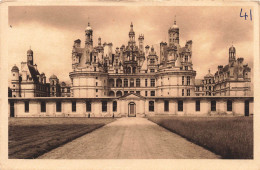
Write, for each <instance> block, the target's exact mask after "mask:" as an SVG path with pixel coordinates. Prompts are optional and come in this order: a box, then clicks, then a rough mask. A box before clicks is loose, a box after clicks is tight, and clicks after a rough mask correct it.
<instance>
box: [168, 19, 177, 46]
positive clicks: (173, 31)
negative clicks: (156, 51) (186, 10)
mask: <svg viewBox="0 0 260 170" xmlns="http://www.w3.org/2000/svg"><path fill="white" fill-rule="evenodd" d="M168 34H169V46H173V45H174V44H179V27H178V26H177V24H176V18H175V19H174V24H173V25H172V26H171V27H170V29H169V31H168Z"/></svg>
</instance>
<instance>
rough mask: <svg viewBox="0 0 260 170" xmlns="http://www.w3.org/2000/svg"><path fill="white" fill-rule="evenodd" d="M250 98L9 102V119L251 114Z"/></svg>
mask: <svg viewBox="0 0 260 170" xmlns="http://www.w3.org/2000/svg"><path fill="white" fill-rule="evenodd" d="M253 106H254V103H253V97H222V96H221V97H220V96H207V97H202V96H199V97H176V98H172V97H143V96H139V95H137V94H126V95H124V96H121V97H99V98H68V97H67V98H64V97H39V98H10V99H9V107H10V110H9V116H11V117H46V116H47V117H113V116H114V117H125V116H129V117H131V116H132V117H135V116H137V117H144V116H153V115H181V116H185V115H187V116H188V115H193V116H214V115H226V116H228V115H237V116H248V115H252V114H253Z"/></svg>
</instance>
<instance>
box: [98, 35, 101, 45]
mask: <svg viewBox="0 0 260 170" xmlns="http://www.w3.org/2000/svg"><path fill="white" fill-rule="evenodd" d="M98 46H101V38H100V37H99V38H98Z"/></svg>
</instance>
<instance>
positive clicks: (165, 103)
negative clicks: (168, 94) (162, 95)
mask: <svg viewBox="0 0 260 170" xmlns="http://www.w3.org/2000/svg"><path fill="white" fill-rule="evenodd" d="M164 111H165V112H168V111H169V101H168V100H165V101H164Z"/></svg>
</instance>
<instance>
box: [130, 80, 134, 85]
mask: <svg viewBox="0 0 260 170" xmlns="http://www.w3.org/2000/svg"><path fill="white" fill-rule="evenodd" d="M130 87H134V79H130Z"/></svg>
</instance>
